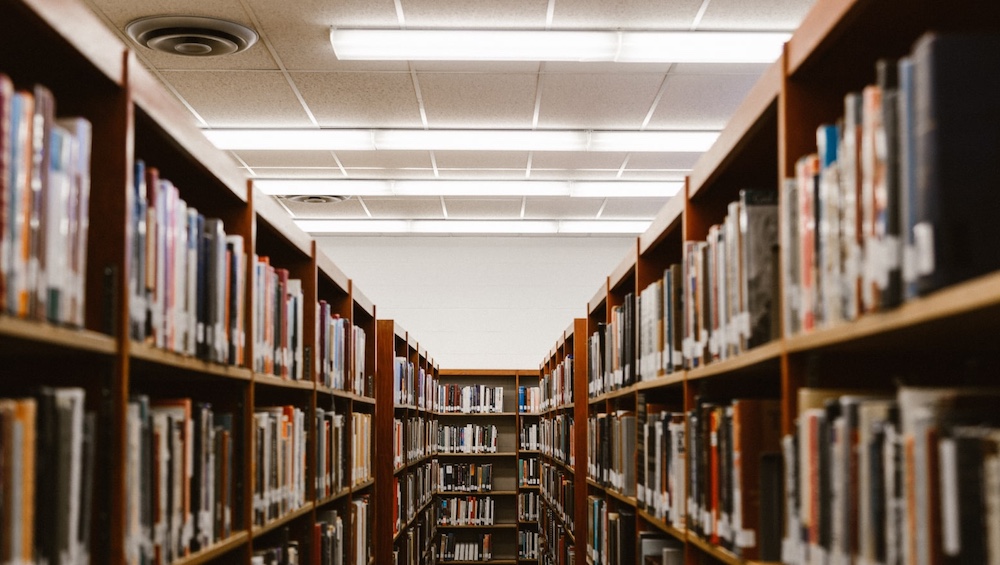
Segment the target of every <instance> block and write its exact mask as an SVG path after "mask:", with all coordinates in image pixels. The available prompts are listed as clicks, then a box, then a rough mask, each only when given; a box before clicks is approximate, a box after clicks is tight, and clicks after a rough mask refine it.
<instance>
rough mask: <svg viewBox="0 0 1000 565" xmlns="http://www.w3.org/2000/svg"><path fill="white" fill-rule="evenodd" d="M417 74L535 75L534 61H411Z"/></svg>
mask: <svg viewBox="0 0 1000 565" xmlns="http://www.w3.org/2000/svg"><path fill="white" fill-rule="evenodd" d="M412 64H413V70H415V71H417V72H418V73H422V72H427V73H505V74H509V73H537V72H538V70H539V66H540V63H538V62H536V61H413V62H412Z"/></svg>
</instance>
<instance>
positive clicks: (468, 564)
mask: <svg viewBox="0 0 1000 565" xmlns="http://www.w3.org/2000/svg"><path fill="white" fill-rule="evenodd" d="M437 562H438V563H454V564H455V565H479V564H481V563H492V564H493V565H517V560H515V559H490V560H489V561H455V560H452V559H440V558H439V559H438V560H437Z"/></svg>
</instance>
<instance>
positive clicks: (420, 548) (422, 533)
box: [392, 508, 437, 565]
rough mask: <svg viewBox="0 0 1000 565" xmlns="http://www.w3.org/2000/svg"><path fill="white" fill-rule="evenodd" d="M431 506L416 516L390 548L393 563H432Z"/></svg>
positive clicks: (433, 529) (432, 533) (424, 564)
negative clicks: (422, 513)
mask: <svg viewBox="0 0 1000 565" xmlns="http://www.w3.org/2000/svg"><path fill="white" fill-rule="evenodd" d="M432 513H433V508H428V509H427V510H425V511H424V514H425V515H421V516H418V517H417V518H416V520H414V521H413V523H412V524H411V525H410V527H409V528H408V529H407V530H406V532H405V533H404V534H403V535H402V536H400V539H399V540H397V542H396V543H395V545H393V548H392V562H393V565H434V563H435V562H436V557H437V556H436V554H435V552H434V532H435V527H434V520H433V518H432V517H431V516H430V514H432Z"/></svg>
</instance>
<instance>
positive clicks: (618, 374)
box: [587, 292, 638, 398]
mask: <svg viewBox="0 0 1000 565" xmlns="http://www.w3.org/2000/svg"><path fill="white" fill-rule="evenodd" d="M608 319H609V320H610V321H609V322H607V323H604V322H601V323H599V324H597V330H596V331H595V332H594V333H593V334H591V336H590V338H589V339H588V342H587V345H588V349H589V351H590V362H589V364H588V366H587V394H588V395H589V396H590V397H591V398H593V397H596V396H599V395H601V394H603V393H605V392H610V391H612V390H617V389H619V388H622V387H626V386H629V385H631V384H633V383H635V382H636V381H637V380H638V363H637V361H636V359H637V357H636V353H637V352H636V337H637V332H636V312H635V293H633V292H629V293H626V294H625V296H624V298H623V299H622V303H621V304H618V305H615V306H612V307H611V309H610V311H609V312H608Z"/></svg>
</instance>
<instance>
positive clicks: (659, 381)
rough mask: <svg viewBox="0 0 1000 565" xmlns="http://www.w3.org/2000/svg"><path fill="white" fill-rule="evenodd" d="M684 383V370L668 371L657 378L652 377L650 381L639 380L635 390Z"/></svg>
mask: <svg viewBox="0 0 1000 565" xmlns="http://www.w3.org/2000/svg"><path fill="white" fill-rule="evenodd" d="M681 384H684V371H674V372H673V373H666V374H663V375H659V376H657V377H656V378H655V379H650V380H648V381H639V382H638V383H636V385H635V390H637V391H639V390H650V389H654V388H661V387H667V386H674V385H681Z"/></svg>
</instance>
